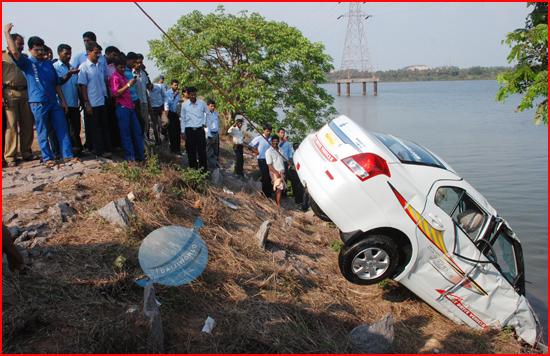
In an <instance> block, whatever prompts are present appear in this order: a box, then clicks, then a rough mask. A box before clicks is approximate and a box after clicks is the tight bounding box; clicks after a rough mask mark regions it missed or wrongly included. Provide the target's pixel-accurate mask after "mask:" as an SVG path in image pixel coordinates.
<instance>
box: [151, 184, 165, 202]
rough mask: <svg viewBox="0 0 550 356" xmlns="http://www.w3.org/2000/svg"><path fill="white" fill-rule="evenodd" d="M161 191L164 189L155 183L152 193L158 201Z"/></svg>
mask: <svg viewBox="0 0 550 356" xmlns="http://www.w3.org/2000/svg"><path fill="white" fill-rule="evenodd" d="M163 190H164V187H163V186H162V184H160V183H156V184H155V185H153V193H154V194H155V198H156V199H160V196H161V195H162V191H163Z"/></svg>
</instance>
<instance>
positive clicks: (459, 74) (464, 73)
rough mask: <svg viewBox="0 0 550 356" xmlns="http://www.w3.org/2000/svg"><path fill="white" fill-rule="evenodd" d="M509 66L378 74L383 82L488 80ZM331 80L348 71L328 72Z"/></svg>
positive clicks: (356, 75) (353, 74)
mask: <svg viewBox="0 0 550 356" xmlns="http://www.w3.org/2000/svg"><path fill="white" fill-rule="evenodd" d="M508 69H510V68H508V67H470V68H458V67H437V68H429V69H425V70H411V69H397V70H385V71H377V72H376V76H377V77H378V78H379V79H380V81H381V82H413V81H430V80H487V79H496V77H497V74H499V73H501V72H503V71H505V70H508ZM350 76H351V78H365V77H366V78H370V77H372V75H371V74H368V73H364V72H359V71H354V70H352V71H350ZM327 78H328V81H329V82H334V81H335V80H336V79H341V78H347V71H346V72H343V71H334V72H332V73H328V74H327Z"/></svg>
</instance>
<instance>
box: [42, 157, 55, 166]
mask: <svg viewBox="0 0 550 356" xmlns="http://www.w3.org/2000/svg"><path fill="white" fill-rule="evenodd" d="M44 164H45V165H46V167H48V168H53V167H55V165H56V163H55V161H54V160H53V159H51V160H49V161H46V163H44Z"/></svg>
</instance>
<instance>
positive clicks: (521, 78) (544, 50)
mask: <svg viewBox="0 0 550 356" xmlns="http://www.w3.org/2000/svg"><path fill="white" fill-rule="evenodd" d="M527 6H530V7H533V11H532V12H531V13H530V14H529V15H528V16H527V20H526V24H525V28H520V29H517V30H515V31H513V32H510V33H509V34H508V35H507V36H506V40H504V41H503V43H506V44H507V45H509V46H510V47H511V48H512V49H511V51H510V54H509V55H508V63H517V64H516V66H515V68H514V69H513V70H509V71H506V72H504V73H501V74H500V75H499V76H498V77H497V79H498V82H499V83H500V88H499V90H498V93H497V100H499V101H504V100H505V99H506V98H507V97H508V96H510V95H511V94H523V98H522V100H521V102H520V104H519V105H518V107H517V110H518V111H523V110H525V109H531V108H533V103H534V102H535V101H536V102H537V103H536V111H535V118H534V119H535V123H537V124H540V123H544V124H548V3H546V2H539V3H529V4H528V5H527Z"/></svg>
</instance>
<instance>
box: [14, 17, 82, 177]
mask: <svg viewBox="0 0 550 356" xmlns="http://www.w3.org/2000/svg"><path fill="white" fill-rule="evenodd" d="M12 28H13V24H11V23H9V24H7V25H5V26H4V35H5V37H6V41H7V43H8V49H9V51H10V53H11V55H12V57H13V60H14V62H15V64H16V65H17V66H18V67H19V69H21V71H22V72H23V73H24V74H25V77H26V79H27V85H28V96H29V105H30V107H31V111H32V113H33V115H34V121H35V124H36V131H37V135H38V145H39V146H40V151H41V152H42V159H43V161H44V162H45V163H46V165H47V166H48V167H53V166H54V165H55V161H54V156H53V154H52V152H51V150H50V147H49V145H48V127H52V128H53V130H54V131H55V134H56V137H57V140H58V142H59V143H60V144H61V153H62V155H63V158H64V159H65V160H72V159H73V153H72V150H71V139H70V138H69V134H68V131H67V122H66V120H65V115H64V113H63V110H65V111H66V110H67V104H66V103H65V97H64V95H63V92H62V91H61V87H60V86H59V80H58V77H57V73H56V71H55V68H54V67H53V65H52V63H51V62H50V61H44V60H42V53H43V51H44V40H42V39H41V38H39V37H36V36H33V37H31V38H29V41H28V45H29V52H30V54H31V57H26V56H22V55H21V53H20V52H19V50H18V49H17V47H16V45H15V42H14V40H13V39H12V38H11V35H10V32H11V29H12ZM56 93H57V96H58V97H59V101H60V103H61V107H63V109H62V108H61V107H60V106H59V103H58V102H57V96H56Z"/></svg>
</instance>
